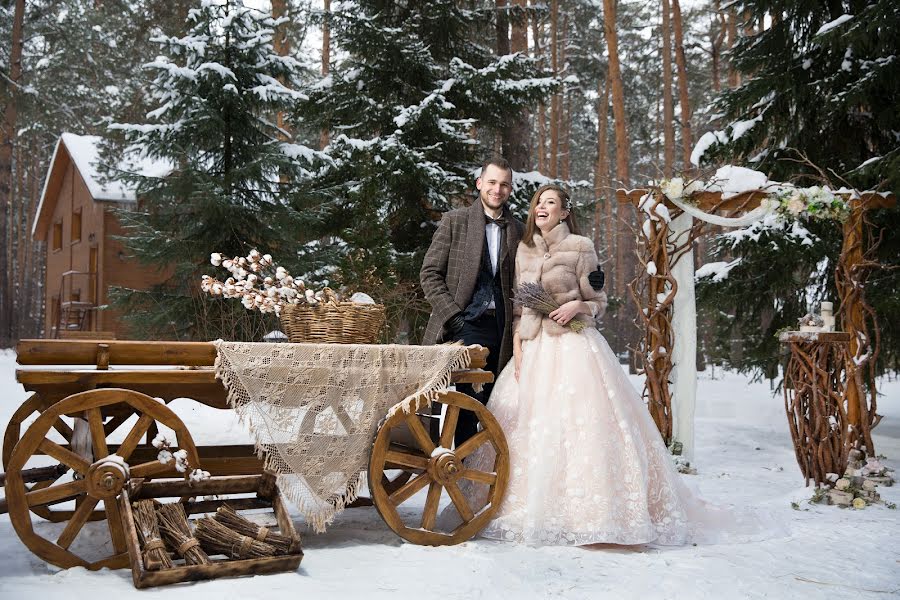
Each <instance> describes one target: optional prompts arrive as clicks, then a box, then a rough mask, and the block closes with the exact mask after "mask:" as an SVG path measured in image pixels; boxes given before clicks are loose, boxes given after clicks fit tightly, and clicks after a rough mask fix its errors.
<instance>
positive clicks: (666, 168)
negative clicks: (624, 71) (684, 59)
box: [662, 0, 675, 178]
mask: <svg viewBox="0 0 900 600" xmlns="http://www.w3.org/2000/svg"><path fill="white" fill-rule="evenodd" d="M670 14H671V13H670V8H669V0H662V37H663V40H662V55H663V56H662V59H663V117H662V120H663V175H664V176H665V177H666V178H669V177H672V173H673V171H674V169H675V105H674V99H673V98H672V26H671V24H670V16H669V15H670Z"/></svg>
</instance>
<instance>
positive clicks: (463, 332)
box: [419, 157, 525, 447]
mask: <svg viewBox="0 0 900 600" xmlns="http://www.w3.org/2000/svg"><path fill="white" fill-rule="evenodd" d="M475 187H476V188H477V189H478V200H477V201H476V202H473V203H472V205H471V206H469V207H468V208H458V209H455V210H451V211H449V212H447V213H444V216H443V218H442V219H441V223H440V225H438V228H437V231H435V232H434V237H433V238H432V240H431V246H430V247H429V248H428V252H427V253H426V254H425V259H424V261H423V263H422V270H421V272H420V273H419V279H420V281H421V284H422V290H423V291H424V292H425V297H426V298H427V299H428V301H429V302H430V303H431V308H432V311H431V318H430V319H429V320H428V326H427V327H426V328H425V337H424V339H423V342H424V343H425V344H437V343H440V342H449V341H457V340H459V341H462V343H464V344H466V345H471V344H480V345H482V346H485V347H486V348H487V349H488V350H489V354H488V357H487V365H486V367H485V368H486V369H487V370H488V371H490V372H492V373H493V374H494V377H496V376H497V374H498V373H499V372H500V371H501V370H502V369H503V367H504V366H505V365H506V363H507V362H508V361H509V359H510V357H511V356H512V317H513V311H512V285H513V279H514V277H515V268H516V250H517V248H518V246H519V240H520V239H521V238H522V233H523V231H524V230H525V226H524V224H523V223H522V222H521V221H519V220H518V219H516V218H515V217H514V216H513V215H512V213H511V212H510V210H509V207H507V206H506V201H507V200H508V199H509V195H510V193H511V192H512V168H510V166H509V163H508V162H506V160H505V159H504V158H501V157H495V158H491V159H489V160H487V161H485V162H484V164H482V166H481V175H480V176H479V177H478V179H476V180H475ZM456 387H457V389H458V390H459V391H460V392H462V393H464V394H468V395H469V396H472V397H473V398H475V399H476V400H478V401H479V402H481V403H482V404H486V403H487V400H488V398H489V397H490V394H491V390H492V389H493V387H494V385H493V384H485V386H484V389H483V390H482V391H481V392H479V393H476V392H475V391H474V389H472V386H471V385H469V384H460V385H457V386H456ZM477 424H478V419H477V418H476V416H475V413H473V412H472V411H468V410H462V411H460V414H459V421H458V422H457V425H456V434H455V439H454V441H455V442H456V445H457V447H458V446H459V445H461V444H462V443H463V442H464V441H466V440H467V439H469V438H470V437H472V436H473V435H475V430H476V426H477Z"/></svg>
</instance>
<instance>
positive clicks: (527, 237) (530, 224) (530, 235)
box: [522, 183, 578, 248]
mask: <svg viewBox="0 0 900 600" xmlns="http://www.w3.org/2000/svg"><path fill="white" fill-rule="evenodd" d="M547 190H552V191H554V192H556V194H557V196H559V199H560V201H561V202H562V208H563V209H564V210H567V211H569V216H567V217H566V218H565V219H563V220H562V221H561V222H562V223H565V224H566V225H568V226H569V232H571V233H574V234H576V235H577V234H578V225H576V223H575V211H574V210H573V207H572V199H571V198H570V197H569V192H567V191H566V190H565V189H563V187H562V186H559V185H556V184H555V183H548V184H546V185H542V186H541V187H539V188H538V189H537V191H536V192H535V193H534V196H532V197H531V204H529V205H528V220H527V221H526V222H525V233H524V235H523V236H522V241H523V242H524V243H525V245H526V246H531V247H532V248H533V247H534V234H535V233H539V232H540V229H538V227H537V225H535V223H534V209H535V207H537V203H538V200H540V198H541V194H543V193H544V192H546V191H547Z"/></svg>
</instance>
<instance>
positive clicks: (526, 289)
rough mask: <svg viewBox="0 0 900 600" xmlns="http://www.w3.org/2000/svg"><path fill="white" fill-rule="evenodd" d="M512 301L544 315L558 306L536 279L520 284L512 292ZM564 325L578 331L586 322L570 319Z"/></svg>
mask: <svg viewBox="0 0 900 600" xmlns="http://www.w3.org/2000/svg"><path fill="white" fill-rule="evenodd" d="M512 301H513V304H515V305H517V306H522V307H524V308H530V309H532V310H536V311H538V312H541V313H544V314H545V315H549V314H550V313H552V312H553V311H554V310H556V309H557V308H559V302H557V301H556V300H554V299H553V296H551V295H550V292H548V291H547V290H545V289H544V287H543V286H542V285H541V284H540V283H538V282H536V281H531V282H528V283H523V284H520V285H519V287H517V288H516V291H515V293H514V294H513V299H512ZM566 327H568V328H569V329H571V330H572V331H575V332H579V331H581V330H582V329H584V328H585V327H587V324H586V323H585V322H584V321H579V320H578V319H572V320H571V321H569V322H568V323H566Z"/></svg>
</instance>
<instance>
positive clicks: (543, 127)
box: [531, 0, 547, 174]
mask: <svg viewBox="0 0 900 600" xmlns="http://www.w3.org/2000/svg"><path fill="white" fill-rule="evenodd" d="M541 1H542V0H531V4H532V7H534V6H535V5H536V4H537V3H540V2H541ZM543 35H544V28H543V26H542V23H541V21H540V19H539V18H538V16H537V13H535V14H534V17H533V18H532V20H531V37H532V38H534V58H535V59H537V61H538V67H539V68H540V69H543V68H544V54H543V50H542V49H541V37H542V36H543ZM546 113H547V106H546V105H545V104H544V103H543V102H539V103H538V110H537V115H536V120H537V133H538V139H537V168H538V172H539V173H542V174H546V173H547V122H546V118H547V117H546Z"/></svg>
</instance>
